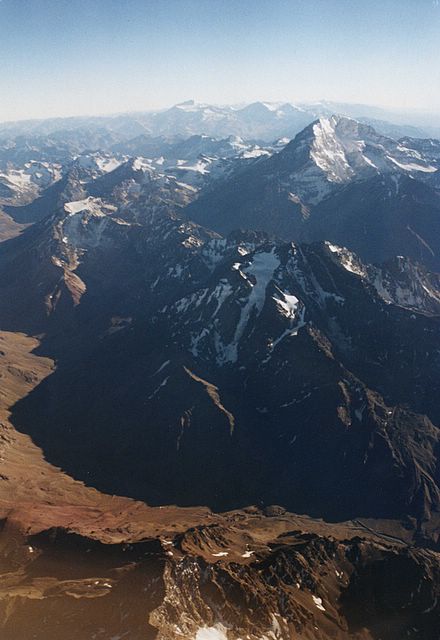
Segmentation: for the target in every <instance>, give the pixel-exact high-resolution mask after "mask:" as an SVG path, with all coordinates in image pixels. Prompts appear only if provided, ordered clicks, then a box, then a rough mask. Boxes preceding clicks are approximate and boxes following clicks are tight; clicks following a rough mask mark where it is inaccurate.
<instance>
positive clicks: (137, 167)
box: [0, 102, 440, 640]
mask: <svg viewBox="0 0 440 640" xmlns="http://www.w3.org/2000/svg"><path fill="white" fill-rule="evenodd" d="M316 108H317V107H316ZM321 108H322V109H324V107H323V106H322V105H321V106H320V109H321ZM329 108H330V107H329V105H325V109H329ZM314 109H315V107H314ZM315 115H316V113H315V111H314V110H310V109H309V110H307V109H306V108H305V107H296V106H294V105H270V104H265V103H258V104H256V105H249V106H247V107H243V108H240V109H238V108H236V109H232V108H229V107H228V108H218V109H217V108H213V107H209V106H200V105H195V104H194V103H192V102H190V103H183V104H181V105H177V106H176V107H174V108H172V109H170V110H167V111H164V112H160V113H156V114H151V115H148V117H147V116H145V118H144V117H143V116H142V118H141V117H139V118H138V119H137V120H136V123H137V124H139V126H134V120H133V119H132V118H131V117H130V127H131V129H130V133H128V129H126V127H127V126H128V121H127V120H125V119H124V118H125V116H124V117H122V116H121V117H120V118H115V119H114V120H112V124H111V125H110V124H109V122H108V121H107V120H106V121H105V122H104V121H101V122H99V124H100V125H102V129H98V128H97V126H96V124H97V123H93V127H92V125H91V123H90V122H89V121H87V123H84V122H81V124H80V125H79V126H78V127H77V126H76V124H74V123H72V122H71V123H66V122H62V123H60V122H58V123H56V124H54V123H53V122H41V123H33V124H25V125H17V127H15V125H11V126H9V127H8V128H3V129H0V134H1V136H2V137H3V142H2V146H1V147H0V211H1V213H0V233H1V238H2V240H3V241H2V242H1V243H0V300H1V304H0V328H1V335H0V338H1V344H0V347H1V351H0V365H1V367H2V369H1V371H2V380H3V381H4V390H3V391H2V395H1V397H0V400H1V403H3V404H1V407H0V408H1V411H2V414H1V418H2V422H1V429H0V438H1V441H0V443H1V447H2V462H1V465H3V471H2V469H0V472H1V473H2V476H1V477H2V482H3V489H1V487H0V507H1V513H2V516H1V517H2V519H3V520H2V522H3V528H4V532H3V534H2V535H3V539H4V541H5V542H4V546H3V549H4V551H3V552H2V556H1V557H2V562H3V564H4V567H5V568H4V569H2V574H3V578H5V580H6V577H7V581H6V582H5V584H6V586H5V587H4V590H3V592H2V593H0V628H3V630H4V632H5V633H6V634H9V635H7V636H6V637H7V638H8V640H18V638H20V640H21V638H22V637H23V638H24V637H28V636H29V633H30V632H31V630H30V628H28V627H27V626H26V624H27V623H26V622H24V620H25V619H28V620H35V619H36V618H38V617H39V616H41V615H44V616H45V619H47V620H48V623H47V624H48V627H47V629H43V628H41V633H40V631H38V633H40V635H38V633H37V635H36V636H35V637H36V638H38V639H39V638H43V637H44V638H45V640H47V638H50V639H52V638H56V637H57V635H56V634H57V624H56V620H61V617H62V616H66V615H67V616H70V618H71V619H72V620H75V621H76V625H73V626H72V629H71V630H68V631H66V633H65V636H66V638H72V639H73V638H75V639H76V640H85V638H89V637H90V638H108V637H115V638H116V637H117V638H122V637H126V638H130V639H132V640H138V639H140V638H141V637H151V638H158V639H160V640H168V639H169V638H175V637H181V638H188V640H189V639H190V638H191V640H193V639H194V638H195V639H196V640H204V639H206V638H220V639H221V640H225V639H229V640H238V638H243V637H248V638H250V639H251V640H257V639H260V638H278V639H281V638H282V639H284V638H286V639H287V638H292V637H296V636H295V634H297V637H302V638H310V639H311V638H320V639H322V640H329V639H330V638H340V639H341V640H343V639H348V638H357V639H358V640H378V639H379V638H387V640H388V639H389V640H400V639H401V638H402V637H408V638H423V639H425V638H426V639H428V640H430V639H432V640H434V639H435V638H437V637H438V633H439V626H438V620H439V615H438V614H439V613H440V612H439V605H438V602H439V599H438V598H439V595H440V594H439V593H438V575H439V566H440V565H439V561H438V559H439V553H440V462H439V460H440V459H439V452H440V403H439V397H440V393H439V392H440V388H439V384H440V382H439V381H440V358H439V353H440V352H439V340H440V275H439V272H440V262H439V255H440V179H439V175H440V173H439V167H440V142H439V141H438V140H436V139H435V138H428V137H427V138H420V137H417V135H415V134H418V131H414V130H413V129H412V128H411V127H402V129H399V130H398V131H397V130H394V132H393V135H391V136H390V135H386V134H385V132H384V128H382V127H379V130H376V129H375V128H374V127H373V126H372V125H371V123H370V122H366V120H365V118H366V116H365V114H363V115H360V116H359V119H357V120H356V119H353V118H350V117H347V115H344V114H341V113H338V114H336V115H335V114H332V113H326V114H324V115H320V117H318V118H315ZM375 115H376V119H379V116H380V114H377V113H376V114H375ZM312 116H313V120H312V121H311V118H312ZM201 122H202V123H203V127H205V129H204V130H203V131H202V130H201V126H202V125H201V124H200V123H201ZM148 123H149V124H148ZM153 124H154V127H153ZM58 125H61V128H60V129H58V128H57V127H58ZM70 125H72V127H70ZM83 125H85V126H86V128H87V127H89V126H90V127H92V129H93V131H94V134H93V136H92V137H90V138H89V146H87V136H85V138H84V140H83V142H81V136H82V135H83V134H84V131H85V128H84V126H83ZM63 128H64V130H66V129H69V132H68V134H66V135H65V136H64V134H61V133H60V132H61V131H62V130H63ZM396 132H397V136H395V134H396ZM390 133H391V132H390V131H388V134H390ZM84 135H85V134H84ZM393 136H395V137H393ZM29 438H31V440H30V439H29ZM43 456H44V457H43ZM1 465H0V466H1ZM61 469H62V471H61ZM112 495H113V497H110V496H112ZM11 496H12V497H11ZM121 496H126V497H121ZM146 505H148V507H147V506H146ZM169 505H175V506H171V507H170V506H169ZM295 514H302V515H295ZM29 549H32V551H29ZM33 554H34V555H33ZM85 554H88V555H87V556H86V555H85ZM72 558H75V563H74V565H75V566H76V567H77V568H76V569H75V570H73V569H69V566H70V564H72ZM87 558H89V560H90V562H88V561H87ZM14 562H15V565H14ZM12 566H17V567H19V571H18V573H19V574H20V576H21V577H20V579H19V578H18V577H17V575H18V574H17V575H15V574H14V573H13V571H12V568H11V567H12ZM72 566H73V565H72ZM72 572H73V573H72ZM5 576H6V577H5ZM130 576H131V577H130ZM109 585H110V586H109ZM124 589H125V590H128V591H126V592H127V593H128V594H132V596H133V601H132V602H131V603H130V598H129V597H128V596H122V593H123V592H124ZM142 590H143V591H142ZM144 592H146V594H147V596H145V595H144V596H143V595H142V593H144ZM87 594H90V595H87ZM88 598H92V599H93V602H94V606H95V612H94V611H92V609H91V607H90V611H89V610H88V606H87V602H88ZM143 598H144V599H145V601H144V600H143ZM90 602H92V600H90ZM97 602H98V604H96V603H97ZM35 603H37V604H38V603H39V604H38V606H37V604H35ZM133 603H135V606H134V604H133ZM365 603H367V604H368V606H364V605H365ZM116 606H119V607H121V613H120V616H119V614H118V616H116V614H114V615H113V614H112V613H111V611H112V610H113V609H114V607H116ZM96 607H98V608H102V616H103V617H104V618H107V617H108V620H107V621H106V623H105V625H104V627H102V619H103V617H102V616H101V622H100V623H99V624H98V622H97V621H95V614H96V611H97V610H98V609H96ZM142 607H144V608H145V611H144V613H145V615H144V617H143V618H142V616H140V617H139V610H141V611H142ZM42 612H43V614H42ZM61 612H62V613H61ZM147 612H148V616H147ZM54 621H55V622H54ZM88 624H89V627H87V625H88ZM14 625H15V626H14ZM100 625H101V626H100ZM101 627H102V628H101ZM14 629H18V631H14ZM20 633H21V636H20ZM14 634H15V635H14ZM44 634H46V635H44ZM66 634H67V635H66ZM93 634H95V635H93ZM29 637H30V636H29Z"/></svg>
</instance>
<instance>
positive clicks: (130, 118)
mask: <svg viewBox="0 0 440 640" xmlns="http://www.w3.org/2000/svg"><path fill="white" fill-rule="evenodd" d="M333 114H338V115H343V116H347V117H350V118H355V119H357V120H359V121H360V122H363V123H365V124H370V125H372V126H374V127H375V128H376V130H377V131H379V132H380V133H382V134H384V135H387V136H391V137H395V138H400V137H402V136H411V137H418V138H428V137H436V136H439V137H440V118H438V117H436V116H435V114H433V115H430V114H423V113H417V112H414V113H412V112H408V113H405V112H398V111H391V110H386V109H381V108H378V107H373V106H368V105H360V104H346V103H337V102H329V101H322V102H317V103H314V104H306V103H298V104H292V103H290V102H285V103H273V102H254V103H251V104H247V105H240V106H231V105H226V106H218V105H210V104H200V103H196V102H194V101H193V100H188V101H186V102H182V103H180V104H177V105H175V106H173V107H171V108H169V109H163V110H161V111H151V112H137V113H127V114H119V115H115V116H101V117H98V116H95V117H70V118H51V119H48V120H28V121H19V122H6V123H0V139H8V138H10V137H11V136H12V137H16V136H22V135H24V136H29V135H32V136H47V135H50V136H51V138H53V139H54V140H55V141H58V142H62V143H63V144H66V143H67V144H69V143H70V144H76V145H82V146H83V149H84V148H88V149H91V148H92V149H93V148H97V146H99V147H100V148H104V146H105V147H106V148H107V147H108V146H109V145H111V144H112V143H114V142H117V141H122V140H128V139H130V138H134V137H135V136H138V135H142V134H148V135H151V136H161V135H171V136H176V135H180V136H184V137H188V136H191V135H200V134H204V135H209V136H214V137H220V138H224V137H228V136H230V135H238V136H241V137H244V138H248V139H252V140H257V141H264V142H271V141H272V140H274V139H276V138H279V137H284V136H287V137H290V138H293V137H294V136H295V135H296V134H297V133H299V131H301V130H302V129H303V128H304V127H306V126H307V125H308V124H310V123H311V122H313V121H314V120H316V119H317V118H321V117H329V116H331V115H333ZM84 145H85V146H84ZM96 145H97V146H96Z"/></svg>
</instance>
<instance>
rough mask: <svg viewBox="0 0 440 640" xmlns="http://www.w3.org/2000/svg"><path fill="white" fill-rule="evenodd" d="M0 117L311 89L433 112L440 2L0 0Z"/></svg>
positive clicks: (314, 93)
mask: <svg viewBox="0 0 440 640" xmlns="http://www.w3.org/2000/svg"><path fill="white" fill-rule="evenodd" d="M0 60H1V66H0V120H18V119H24V118H43V117H53V116H71V115H83V114H84V115H86V114H87V115H89V114H90V115H98V114H108V113H117V112H123V111H139V110H144V111H146V110H150V109H158V108H163V107H167V106H171V105H172V104H175V103H178V102H181V101H184V100H188V99H194V100H196V101H198V102H211V103H216V104H227V103H228V104H236V103H243V102H253V101H256V100H268V101H279V100H282V101H293V102H301V101H306V102H311V101H317V100H321V99H327V100H335V101H344V102H356V103H365V104H376V105H380V106H385V107H388V108H396V109H402V110H405V109H420V110H423V111H427V112H435V111H438V112H439V113H440V0H0Z"/></svg>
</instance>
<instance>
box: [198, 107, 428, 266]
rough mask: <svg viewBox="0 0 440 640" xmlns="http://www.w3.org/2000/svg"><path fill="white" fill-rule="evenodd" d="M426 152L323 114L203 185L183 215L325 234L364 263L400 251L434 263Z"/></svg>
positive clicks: (219, 224) (225, 227)
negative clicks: (270, 150)
mask: <svg viewBox="0 0 440 640" xmlns="http://www.w3.org/2000/svg"><path fill="white" fill-rule="evenodd" d="M437 176H438V169H437V164H436V162H435V161H434V160H433V158H432V155H431V156H427V157H425V156H423V155H422V154H421V153H420V152H419V151H417V150H416V149H411V148H409V147H408V146H403V144H400V143H398V142H396V141H394V140H392V139H389V138H385V137H384V136H380V135H379V134H377V133H376V132H375V131H374V129H372V128H371V127H368V126H366V125H362V124H360V123H358V122H356V121H353V120H350V119H348V118H341V117H336V116H332V117H331V118H327V119H321V120H320V121H317V122H315V123H313V124H312V125H310V126H309V127H307V128H306V129H305V130H304V131H302V132H301V133H300V134H298V135H297V136H296V138H295V139H294V140H293V141H292V142H291V143H290V144H288V145H287V146H286V147H285V148H284V149H283V150H282V151H280V152H279V153H277V154H274V155H273V156H272V157H270V158H268V159H261V160H260V161H259V162H258V163H256V164H254V165H253V166H251V167H250V168H249V169H244V170H243V171H241V172H237V173H236V174H235V175H234V176H233V177H232V178H231V179H230V180H228V181H224V182H223V183H221V184H219V185H218V186H217V187H215V186H214V188H213V189H211V190H209V191H206V192H205V193H203V194H202V195H201V197H200V198H199V199H198V200H197V201H196V202H194V203H193V204H192V205H191V206H190V207H189V208H188V211H187V215H188V217H189V218H191V219H193V220H195V221H197V222H199V223H201V224H205V225H207V226H209V227H211V228H213V229H216V230H217V231H219V232H221V233H227V232H229V231H230V230H232V229H235V228H237V227H241V228H251V229H256V230H263V231H266V232H269V233H273V234H276V235H278V236H280V237H281V238H284V239H294V240H297V241H313V240H331V241H334V242H335V243H338V244H342V245H345V246H347V247H349V248H351V249H353V250H355V251H356V252H357V253H359V255H360V256H361V257H362V258H364V259H365V260H367V261H377V262H381V261H383V260H386V259H389V258H392V257H393V256H394V255H396V254H399V255H407V256H409V257H411V258H413V259H416V260H422V261H424V262H425V263H426V264H427V265H428V266H429V267H430V268H431V269H438V268H439V262H438V255H439V247H438V244H437V238H439V237H440V233H439V232H440V222H439V220H440V194H439V192H438V191H437V190H436V189H435V187H436V184H437V182H436V181H437Z"/></svg>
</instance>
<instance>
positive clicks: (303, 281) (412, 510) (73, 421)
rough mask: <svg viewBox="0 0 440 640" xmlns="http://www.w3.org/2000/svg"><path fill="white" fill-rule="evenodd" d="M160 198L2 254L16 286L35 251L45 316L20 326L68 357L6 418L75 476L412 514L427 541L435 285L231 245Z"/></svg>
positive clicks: (395, 273) (288, 252) (153, 490)
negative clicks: (19, 261) (150, 205)
mask: <svg viewBox="0 0 440 640" xmlns="http://www.w3.org/2000/svg"><path fill="white" fill-rule="evenodd" d="M148 193H150V191H148ZM163 193H164V192H162V191H160V192H159V193H158V194H157V196H160V195H162V196H163ZM157 196H156V198H157ZM148 197H149V196H148ZM177 197H180V196H179V194H178V195H177ZM156 202H157V203H158V205H159V209H158V212H157V213H156V214H155V215H153V216H150V217H148V216H145V214H144V213H143V211H144V209H143V207H144V206H147V205H146V204H145V201H143V200H141V201H140V202H136V205H135V206H134V205H132V206H131V207H130V206H129V207H127V208H126V209H125V210H124V213H123V217H119V216H120V215H121V214H118V217H116V215H115V214H111V213H110V214H105V215H104V214H103V213H102V208H101V209H100V210H99V213H98V214H96V213H94V211H86V212H84V213H82V214H75V215H74V216H71V215H68V216H66V217H65V218H60V219H59V220H58V219H57V220H55V221H54V222H53V223H52V225H53V226H52V227H51V226H47V222H43V223H41V224H40V226H35V227H33V228H32V229H30V230H29V232H27V233H26V234H25V235H23V236H21V237H20V238H18V239H16V240H14V241H11V242H10V243H6V244H5V245H3V253H2V255H1V256H0V260H2V259H3V260H4V265H5V266H4V269H3V273H5V274H7V273H8V269H10V271H9V273H11V272H12V271H14V272H15V266H14V265H15V262H14V260H15V256H16V247H17V246H20V247H23V248H22V254H21V255H26V256H30V255H33V254H32V252H31V251H29V250H28V246H29V244H28V243H31V246H32V247H35V249H34V255H35V259H36V260H37V261H38V264H39V268H38V269H35V268H33V269H27V270H25V272H26V273H27V272H30V271H32V272H34V273H35V275H36V278H38V280H39V286H35V285H34V284H31V286H30V287H29V285H27V284H26V283H25V282H23V292H24V291H25V290H26V286H27V287H29V288H28V291H29V295H30V296H32V300H33V302H32V305H31V308H33V309H38V308H39V309H40V312H39V314H38V315H37V316H35V317H32V316H30V315H27V316H25V315H23V318H22V319H21V322H22V323H23V324H22V328H24V329H26V330H30V329H31V330H33V331H36V330H38V331H39V332H41V331H44V332H45V333H46V337H45V339H44V342H43V349H45V350H46V351H47V353H49V354H50V355H51V356H53V357H55V358H56V360H57V363H58V364H57V371H56V372H55V373H54V374H53V375H51V376H50V377H49V378H48V379H47V380H46V381H44V382H43V383H42V384H41V385H40V386H39V387H38V388H37V389H36V390H35V391H34V392H33V393H32V394H31V395H30V396H29V397H28V398H27V399H25V400H24V401H22V402H21V403H20V404H19V405H17V407H16V408H15V411H14V421H15V423H16V424H17V425H18V426H19V427H20V429H22V430H24V431H26V432H29V433H31V435H32V437H33V438H34V439H35V441H36V442H37V443H38V444H40V445H41V446H42V447H43V449H44V450H45V452H46V454H47V456H48V457H49V459H50V460H51V461H53V462H55V463H56V464H59V465H61V466H62V467H63V468H64V469H66V470H67V471H68V472H69V473H71V474H73V475H74V476H75V477H78V478H82V479H84V480H86V481H87V482H89V483H92V484H94V485H95V486H97V487H99V488H101V489H104V490H107V491H112V492H116V493H125V494H128V495H131V496H133V497H136V498H141V499H144V500H147V501H148V502H150V503H153V504H163V503H178V504H182V505H192V504H209V505H210V506H212V507H214V508H216V509H225V508H235V507H239V506H245V505H246V504H250V503H263V504H281V505H283V506H285V507H288V508H289V509H292V510H297V511H300V512H308V513H312V514H314V515H324V516H325V517H327V518H333V519H335V518H336V519H337V518H349V517H356V516H359V515H362V516H372V517H400V516H402V515H407V514H411V515H412V516H414V517H415V518H416V520H417V522H418V526H419V529H420V532H421V535H422V530H423V529H424V527H425V523H426V522H427V521H429V520H430V518H431V517H434V518H436V517H437V515H436V514H437V513H438V505H439V488H438V483H439V478H438V463H437V456H438V437H439V432H438V428H437V426H436V425H437V424H438V420H439V406H438V401H437V398H438V394H437V393H436V389H437V388H438V380H439V377H438V367H439V362H438V356H437V351H436V345H437V344H438V340H439V324H438V317H437V315H436V314H437V313H438V305H439V290H438V280H437V278H436V276H435V275H431V274H430V273H429V272H427V271H426V270H425V269H423V268H419V267H417V266H414V265H413V264H412V263H411V262H409V261H408V260H400V262H399V263H398V264H397V265H396V264H392V265H391V266H390V267H382V268H381V269H379V268H377V267H372V266H368V265H364V264H363V263H362V262H361V261H360V260H359V259H358V258H357V257H356V256H355V255H353V254H352V253H350V252H348V251H346V250H342V249H339V248H337V247H335V246H334V245H329V244H314V245H290V244H276V243H273V242H271V241H268V239H267V238H266V237H264V236H261V235H260V236H259V235H258V234H252V233H251V234H246V233H243V234H241V235H240V234H236V235H232V236H230V237H228V238H221V237H219V236H217V235H216V234H212V233H210V232H208V231H206V230H204V229H203V228H200V227H198V226H196V225H194V224H191V223H183V222H182V221H181V220H180V219H179V218H178V217H176V214H175V213H174V212H173V210H172V209H170V206H174V205H173V204H172V200H170V201H169V203H168V204H167V205H166V207H167V208H164V205H163V204H162V205H161V202H164V200H162V201H161V200H160V199H157V200H156ZM170 203H171V204H170ZM101 206H102V205H101ZM75 219H76V221H75V225H73V222H74V220H75ZM104 223H105V224H104ZM51 229H53V231H50V230H51ZM49 233H50V237H51V243H52V244H50V245H48V244H47V240H46V238H47V237H48V234H49ZM97 238H99V242H98V243H97V241H96V239H97ZM43 250H44V252H43ZM51 253H52V256H51V255H50V254H51ZM54 255H55V258H54V257H53V256H54ZM11 256H12V258H11ZM46 256H47V257H46ZM10 259H11V260H12V262H11V263H9V262H8V261H9V260H10ZM42 269H43V270H42ZM3 282H4V284H3V287H4V289H3V291H4V292H5V293H6V292H7V291H8V289H9V287H10V277H6V278H5V279H4V281H3ZM42 283H43V284H42ZM15 287H16V285H14V288H13V289H12V292H13V291H14V290H16V288H15ZM41 291H45V292H46V293H45V296H42V295H41V293H40V292H41ZM51 296H52V297H51ZM4 299H6V295H4ZM23 299H24V300H26V298H22V299H21V300H20V304H23ZM52 301H54V302H52ZM15 304H16V300H15V298H14V296H13V295H11V297H10V306H9V310H8V308H7V306H6V305H5V306H4V320H3V321H4V322H6V321H7V319H8V317H9V318H17V315H18V314H17V308H16V307H15V306H14V305H15ZM12 321H13V320H10V322H12ZM14 322H16V320H14ZM19 326H20V325H18V327H19ZM32 326H33V327H34V328H33V329H32ZM15 327H17V324H16V325H15ZM66 327H70V335H69V339H68V340H66V338H65V336H64V333H63V330H65V329H66ZM44 345H46V346H45V347H44ZM55 425H56V427H55ZM54 429H55V431H54ZM55 433H56V434H57V435H56V437H55V435H54V434H55ZM97 451H99V452H100V455H99V459H98V460H97V458H96V452H97Z"/></svg>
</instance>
